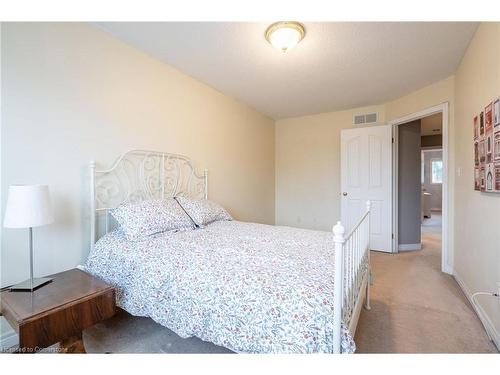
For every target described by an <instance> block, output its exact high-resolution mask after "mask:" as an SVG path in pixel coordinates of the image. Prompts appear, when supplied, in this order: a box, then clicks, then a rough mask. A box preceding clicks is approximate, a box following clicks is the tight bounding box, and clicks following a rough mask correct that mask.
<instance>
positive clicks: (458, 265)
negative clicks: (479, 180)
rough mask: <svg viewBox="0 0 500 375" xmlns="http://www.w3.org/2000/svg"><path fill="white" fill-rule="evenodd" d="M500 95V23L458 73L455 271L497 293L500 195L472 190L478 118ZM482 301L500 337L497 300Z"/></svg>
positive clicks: (486, 29)
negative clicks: (474, 142) (475, 123)
mask: <svg viewBox="0 0 500 375" xmlns="http://www.w3.org/2000/svg"><path fill="white" fill-rule="evenodd" d="M499 95H500V23H483V24H481V25H480V26H479V28H478V30H477V32H476V34H475V36H474V38H473V39H472V41H471V43H470V45H469V48H468V49H467V52H466V54H465V56H464V58H463V60H462V62H461V64H460V66H459V68H458V70H457V72H456V74H455V99H456V106H455V108H456V109H455V118H456V124H455V125H456V126H455V142H456V143H455V148H456V153H455V154H456V159H455V163H456V167H457V168H460V169H461V171H462V173H461V176H457V178H456V184H455V201H454V202H455V213H456V216H455V260H454V268H455V272H456V274H457V275H458V276H459V277H460V278H461V279H462V280H463V282H464V284H465V285H466V287H467V289H468V290H469V291H470V292H475V291H494V290H497V287H496V283H497V282H500V230H499V229H500V194H492V193H481V192H477V191H474V190H473V181H474V164H473V145H472V121H473V118H474V116H475V115H477V114H478V113H479V112H481V111H482V110H484V107H485V106H486V105H487V104H488V103H489V102H490V101H491V100H492V99H494V98H497V97H498V96H499ZM478 301H479V303H480V305H481V306H482V307H483V308H484V310H485V312H486V314H487V316H488V317H489V319H490V321H491V323H492V324H493V325H494V326H495V327H496V332H497V335H498V334H499V333H500V303H499V301H498V299H497V300H495V299H494V298H492V297H478ZM499 338H500V337H498V336H497V339H499ZM498 344H500V343H498V342H497V345H498Z"/></svg>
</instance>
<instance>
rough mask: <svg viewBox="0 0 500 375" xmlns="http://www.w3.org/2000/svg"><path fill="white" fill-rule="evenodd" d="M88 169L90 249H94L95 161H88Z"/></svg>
mask: <svg viewBox="0 0 500 375" xmlns="http://www.w3.org/2000/svg"><path fill="white" fill-rule="evenodd" d="M89 169H90V250H94V243H95V221H96V218H95V161H93V160H91V161H90V163H89Z"/></svg>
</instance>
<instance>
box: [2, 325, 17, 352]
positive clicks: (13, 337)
mask: <svg viewBox="0 0 500 375" xmlns="http://www.w3.org/2000/svg"><path fill="white" fill-rule="evenodd" d="M18 344H19V337H18V335H17V333H16V332H15V331H14V330H13V329H12V330H10V331H7V332H4V333H3V335H1V336H0V353H1V352H2V351H5V350H7V349H9V348H12V347H13V346H16V345H18Z"/></svg>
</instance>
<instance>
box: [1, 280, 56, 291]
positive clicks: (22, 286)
mask: <svg viewBox="0 0 500 375" xmlns="http://www.w3.org/2000/svg"><path fill="white" fill-rule="evenodd" d="M50 282H52V279H51V278H48V277H40V278H37V279H33V288H31V280H25V281H23V282H22V283H19V284H16V285H12V286H11V287H10V291H11V292H32V291H34V290H35V289H38V288H40V287H41V286H44V285H45V284H48V283H50Z"/></svg>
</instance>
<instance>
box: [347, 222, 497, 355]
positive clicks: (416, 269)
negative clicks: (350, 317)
mask: <svg viewBox="0 0 500 375" xmlns="http://www.w3.org/2000/svg"><path fill="white" fill-rule="evenodd" d="M371 262H372V271H373V275H374V283H373V286H372V289H371V297H372V299H371V301H372V303H371V307H372V309H371V310H370V311H367V310H363V311H362V313H361V316H360V319H359V323H358V329H357V330H356V336H355V342H356V345H357V349H358V350H357V352H358V353H497V350H496V347H495V346H494V344H493V343H492V342H491V341H490V340H489V338H488V336H487V334H486V332H485V330H484V328H483V326H482V325H481V322H480V321H479V318H478V317H477V315H476V314H475V312H474V311H473V309H472V306H471V305H470V303H469V301H468V300H467V298H466V297H465V295H464V294H463V292H462V290H461V289H460V287H459V286H458V284H457V282H456V281H455V279H454V278H453V277H452V276H450V275H447V274H444V273H442V272H441V216H440V214H437V213H433V214H432V217H431V218H430V219H425V220H424V223H423V224H422V250H418V251H408V252H401V253H399V254H388V253H380V252H372V253H371Z"/></svg>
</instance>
